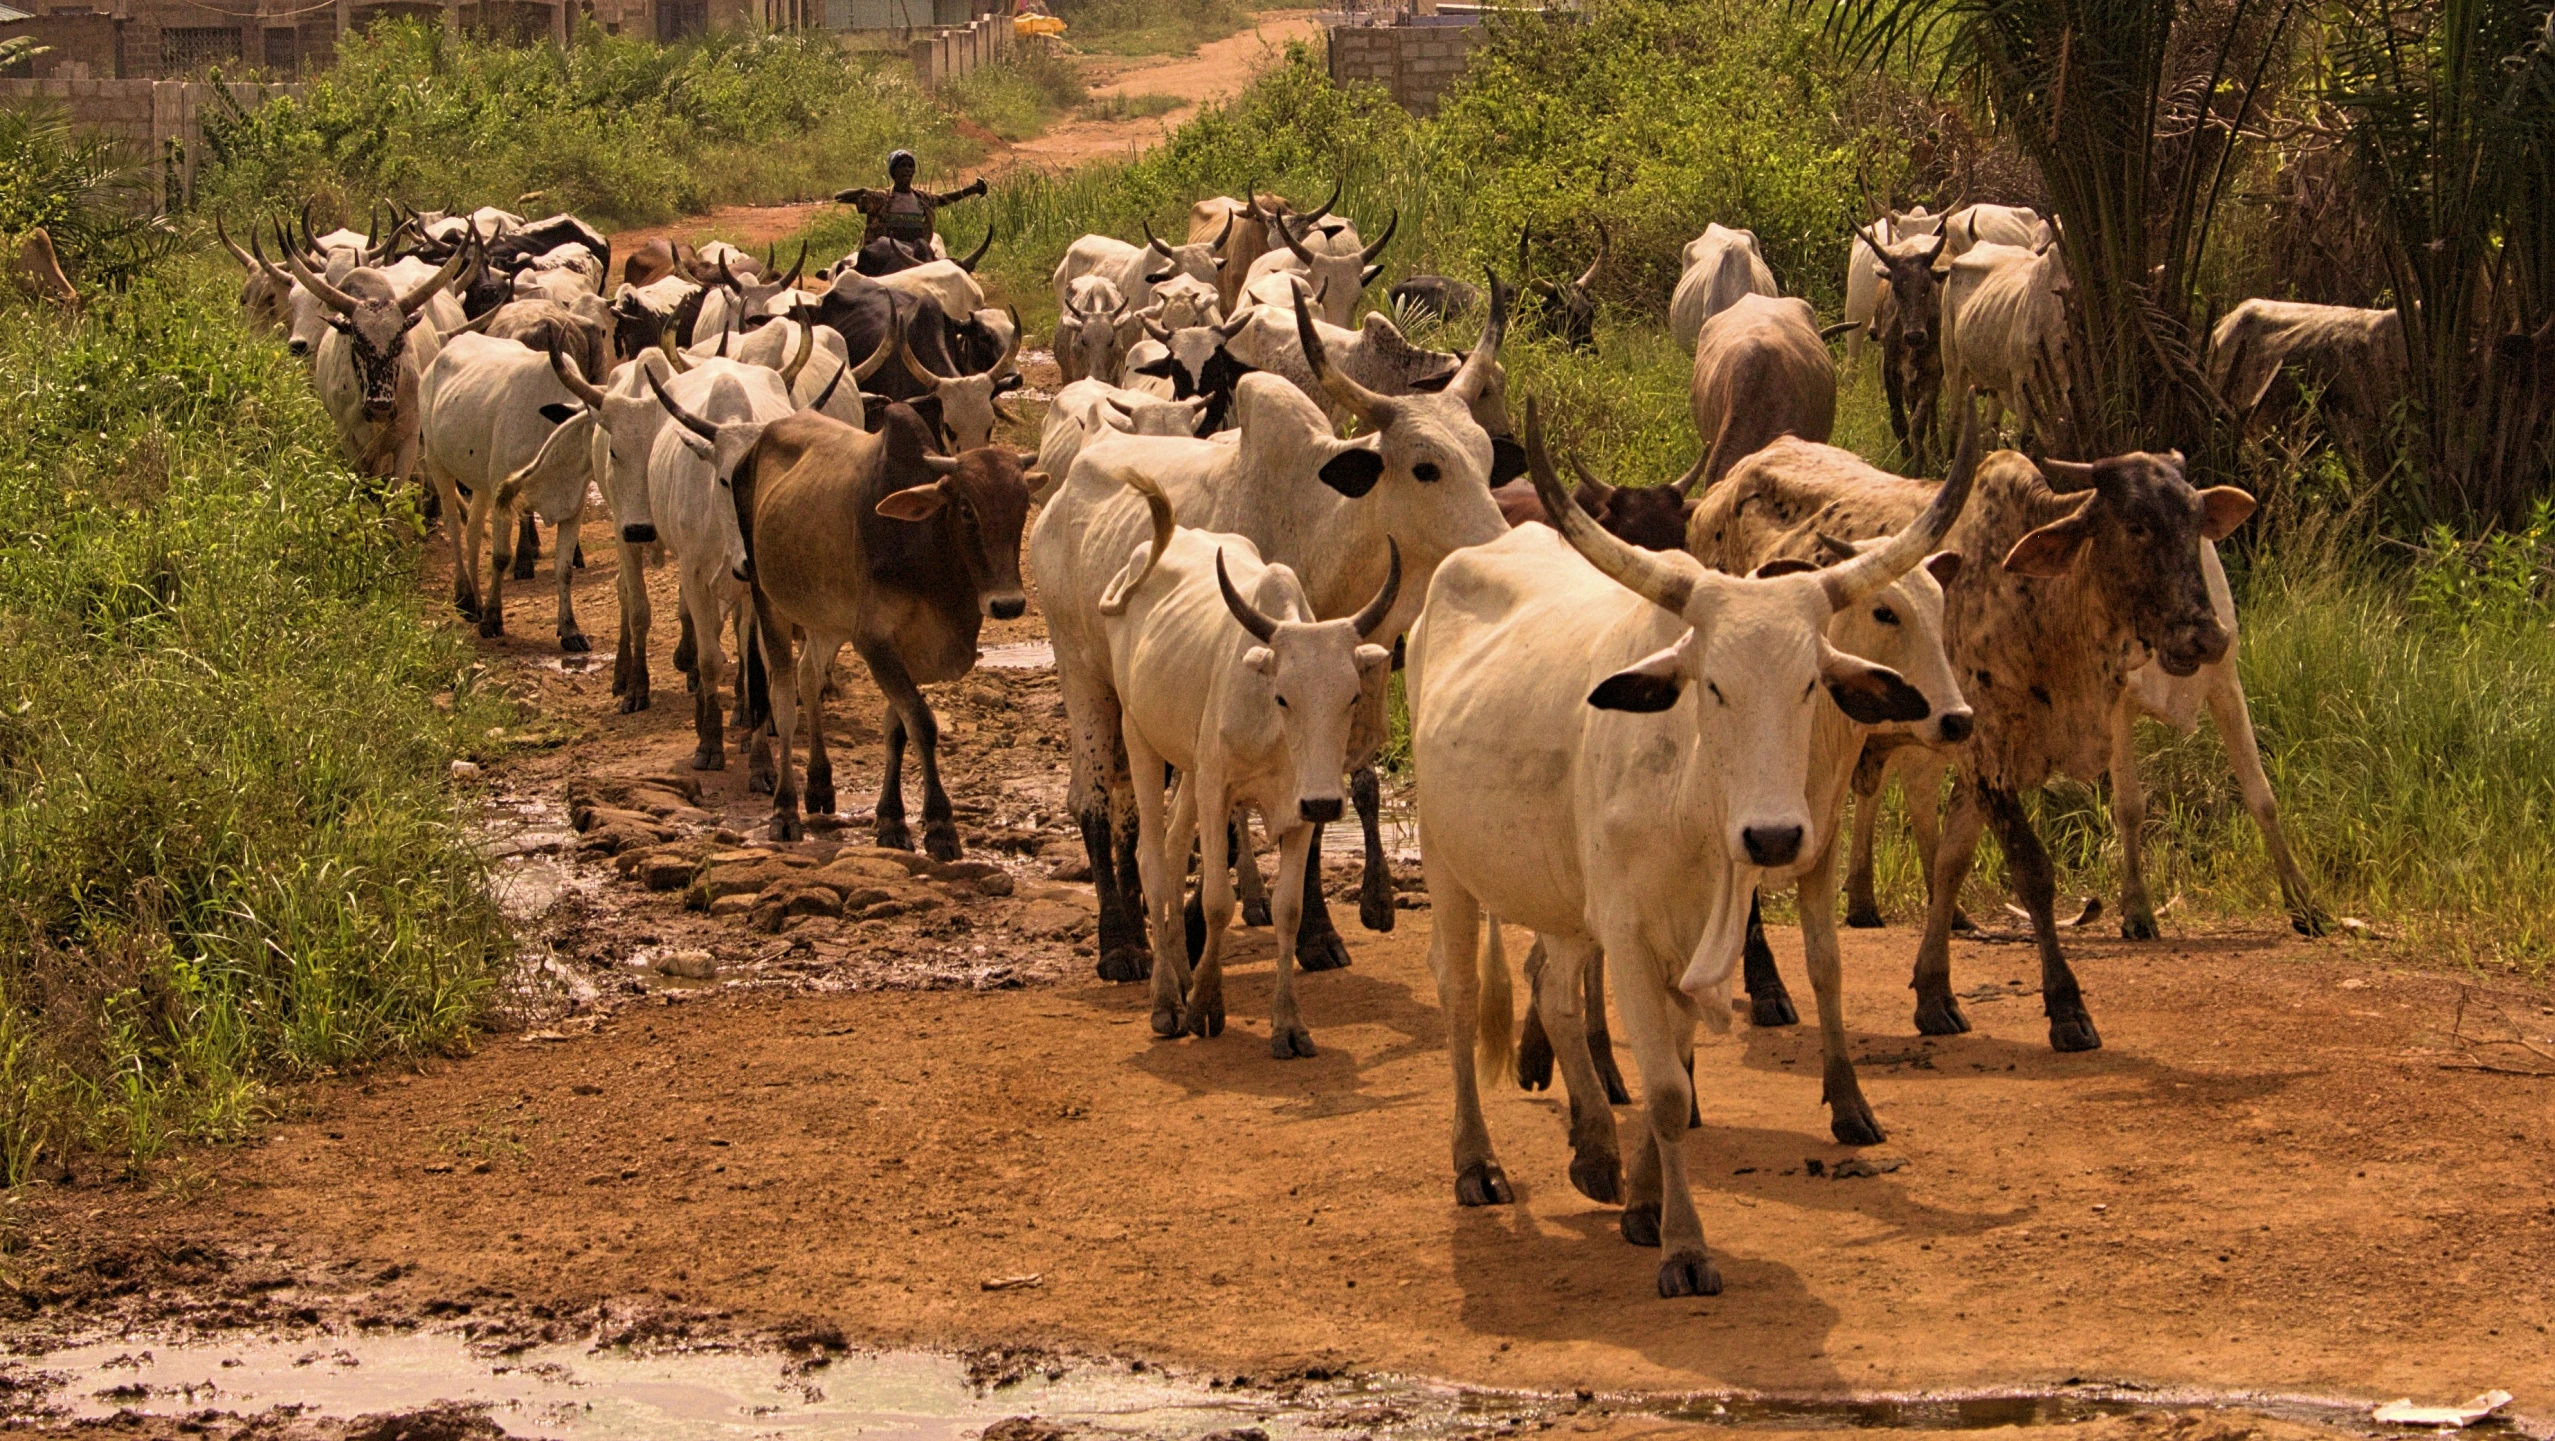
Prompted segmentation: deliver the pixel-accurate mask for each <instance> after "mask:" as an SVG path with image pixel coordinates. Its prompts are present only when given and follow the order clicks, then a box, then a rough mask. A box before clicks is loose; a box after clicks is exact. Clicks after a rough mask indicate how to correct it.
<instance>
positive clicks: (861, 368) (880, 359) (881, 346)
mask: <svg viewBox="0 0 2555 1441" xmlns="http://www.w3.org/2000/svg"><path fill="white" fill-rule="evenodd" d="M895 353H896V337H895V336H892V335H882V336H880V337H879V338H878V348H877V349H876V350H873V351H871V352H870V353H869V359H867V360H864V361H862V362H861V363H860V364H858V365H855V366H853V367H852V379H854V380H856V381H861V380H867V379H869V378H870V377H871V376H873V375H876V374H878V372H879V371H880V370H881V369H882V368H884V367H885V366H886V364H887V358H888V357H889V356H891V355H894V354H895Z"/></svg>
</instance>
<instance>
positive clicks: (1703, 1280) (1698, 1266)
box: [1659, 1251, 1721, 1297]
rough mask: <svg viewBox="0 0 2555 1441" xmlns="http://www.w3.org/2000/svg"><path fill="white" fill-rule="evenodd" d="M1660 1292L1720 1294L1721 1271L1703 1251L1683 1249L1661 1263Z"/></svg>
mask: <svg viewBox="0 0 2555 1441" xmlns="http://www.w3.org/2000/svg"><path fill="white" fill-rule="evenodd" d="M1659 1294H1660V1295H1661V1296H1662V1297H1674V1296H1718V1295H1720V1294H1721V1273H1720V1272H1719V1271H1717V1270H1715V1269H1713V1265H1712V1261H1711V1259H1710V1258H1709V1257H1706V1256H1704V1255H1703V1254H1702V1253H1701V1252H1696V1251H1681V1252H1679V1253H1677V1254H1676V1255H1674V1256H1671V1257H1669V1258H1668V1259H1667V1260H1665V1261H1662V1262H1660V1263H1659Z"/></svg>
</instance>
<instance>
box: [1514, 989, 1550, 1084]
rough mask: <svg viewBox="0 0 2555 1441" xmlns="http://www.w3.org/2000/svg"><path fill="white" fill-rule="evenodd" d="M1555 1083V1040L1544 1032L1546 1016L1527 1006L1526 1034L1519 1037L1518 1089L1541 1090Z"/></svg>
mask: <svg viewBox="0 0 2555 1441" xmlns="http://www.w3.org/2000/svg"><path fill="white" fill-rule="evenodd" d="M1552 1083H1553V1041H1552V1037H1550V1036H1548V1035H1545V1034H1544V1018H1543V1017H1542V1016H1540V1015H1538V1014H1536V1012H1535V1008H1534V1007H1532V1006H1529V1007H1527V1008H1526V1029H1525V1034H1523V1035H1521V1036H1519V1037H1518V1038H1517V1089H1519V1090H1521V1091H1541V1090H1544V1089H1546V1088H1548V1087H1550V1086H1551V1085H1552Z"/></svg>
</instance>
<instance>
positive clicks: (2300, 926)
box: [2289, 906, 2333, 936]
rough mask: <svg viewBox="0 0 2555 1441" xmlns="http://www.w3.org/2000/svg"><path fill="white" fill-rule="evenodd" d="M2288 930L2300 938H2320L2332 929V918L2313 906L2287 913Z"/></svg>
mask: <svg viewBox="0 0 2555 1441" xmlns="http://www.w3.org/2000/svg"><path fill="white" fill-rule="evenodd" d="M2289 929H2291V930H2293V931H2296V932H2297V933H2298V934H2299V935H2302V936H2320V935H2323V934H2324V933H2325V932H2327V931H2330V930H2332V929H2333V918H2332V917H2331V916H2328V915H2326V914H2325V913H2324V912H2323V911H2321V910H2318V909H2317V908H2315V907H2313V906H2309V907H2307V908H2306V909H2305V910H2303V911H2291V912H2290V913H2289Z"/></svg>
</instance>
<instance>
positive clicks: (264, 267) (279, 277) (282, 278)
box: [248, 225, 293, 286]
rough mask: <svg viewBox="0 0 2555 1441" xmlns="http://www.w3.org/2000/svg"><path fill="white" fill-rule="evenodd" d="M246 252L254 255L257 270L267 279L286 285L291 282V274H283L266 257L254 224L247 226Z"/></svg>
mask: <svg viewBox="0 0 2555 1441" xmlns="http://www.w3.org/2000/svg"><path fill="white" fill-rule="evenodd" d="M279 248H282V247H279ZM248 253H249V254H250V255H252V256H254V257H256V259H257V268H258V270H259V271H261V272H262V273H264V275H265V276H266V278H267V279H269V280H272V281H276V282H279V283H281V284H283V285H287V286H289V285H291V284H292V283H293V277H292V276H290V275H287V274H285V273H284V272H283V270H282V269H280V268H278V267H277V266H276V264H275V262H274V261H272V260H269V259H267V258H266V249H265V246H264V245H263V244H262V243H260V242H259V240H258V238H257V227H256V226H254V225H251V226H250V227H249V228H248Z"/></svg>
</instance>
